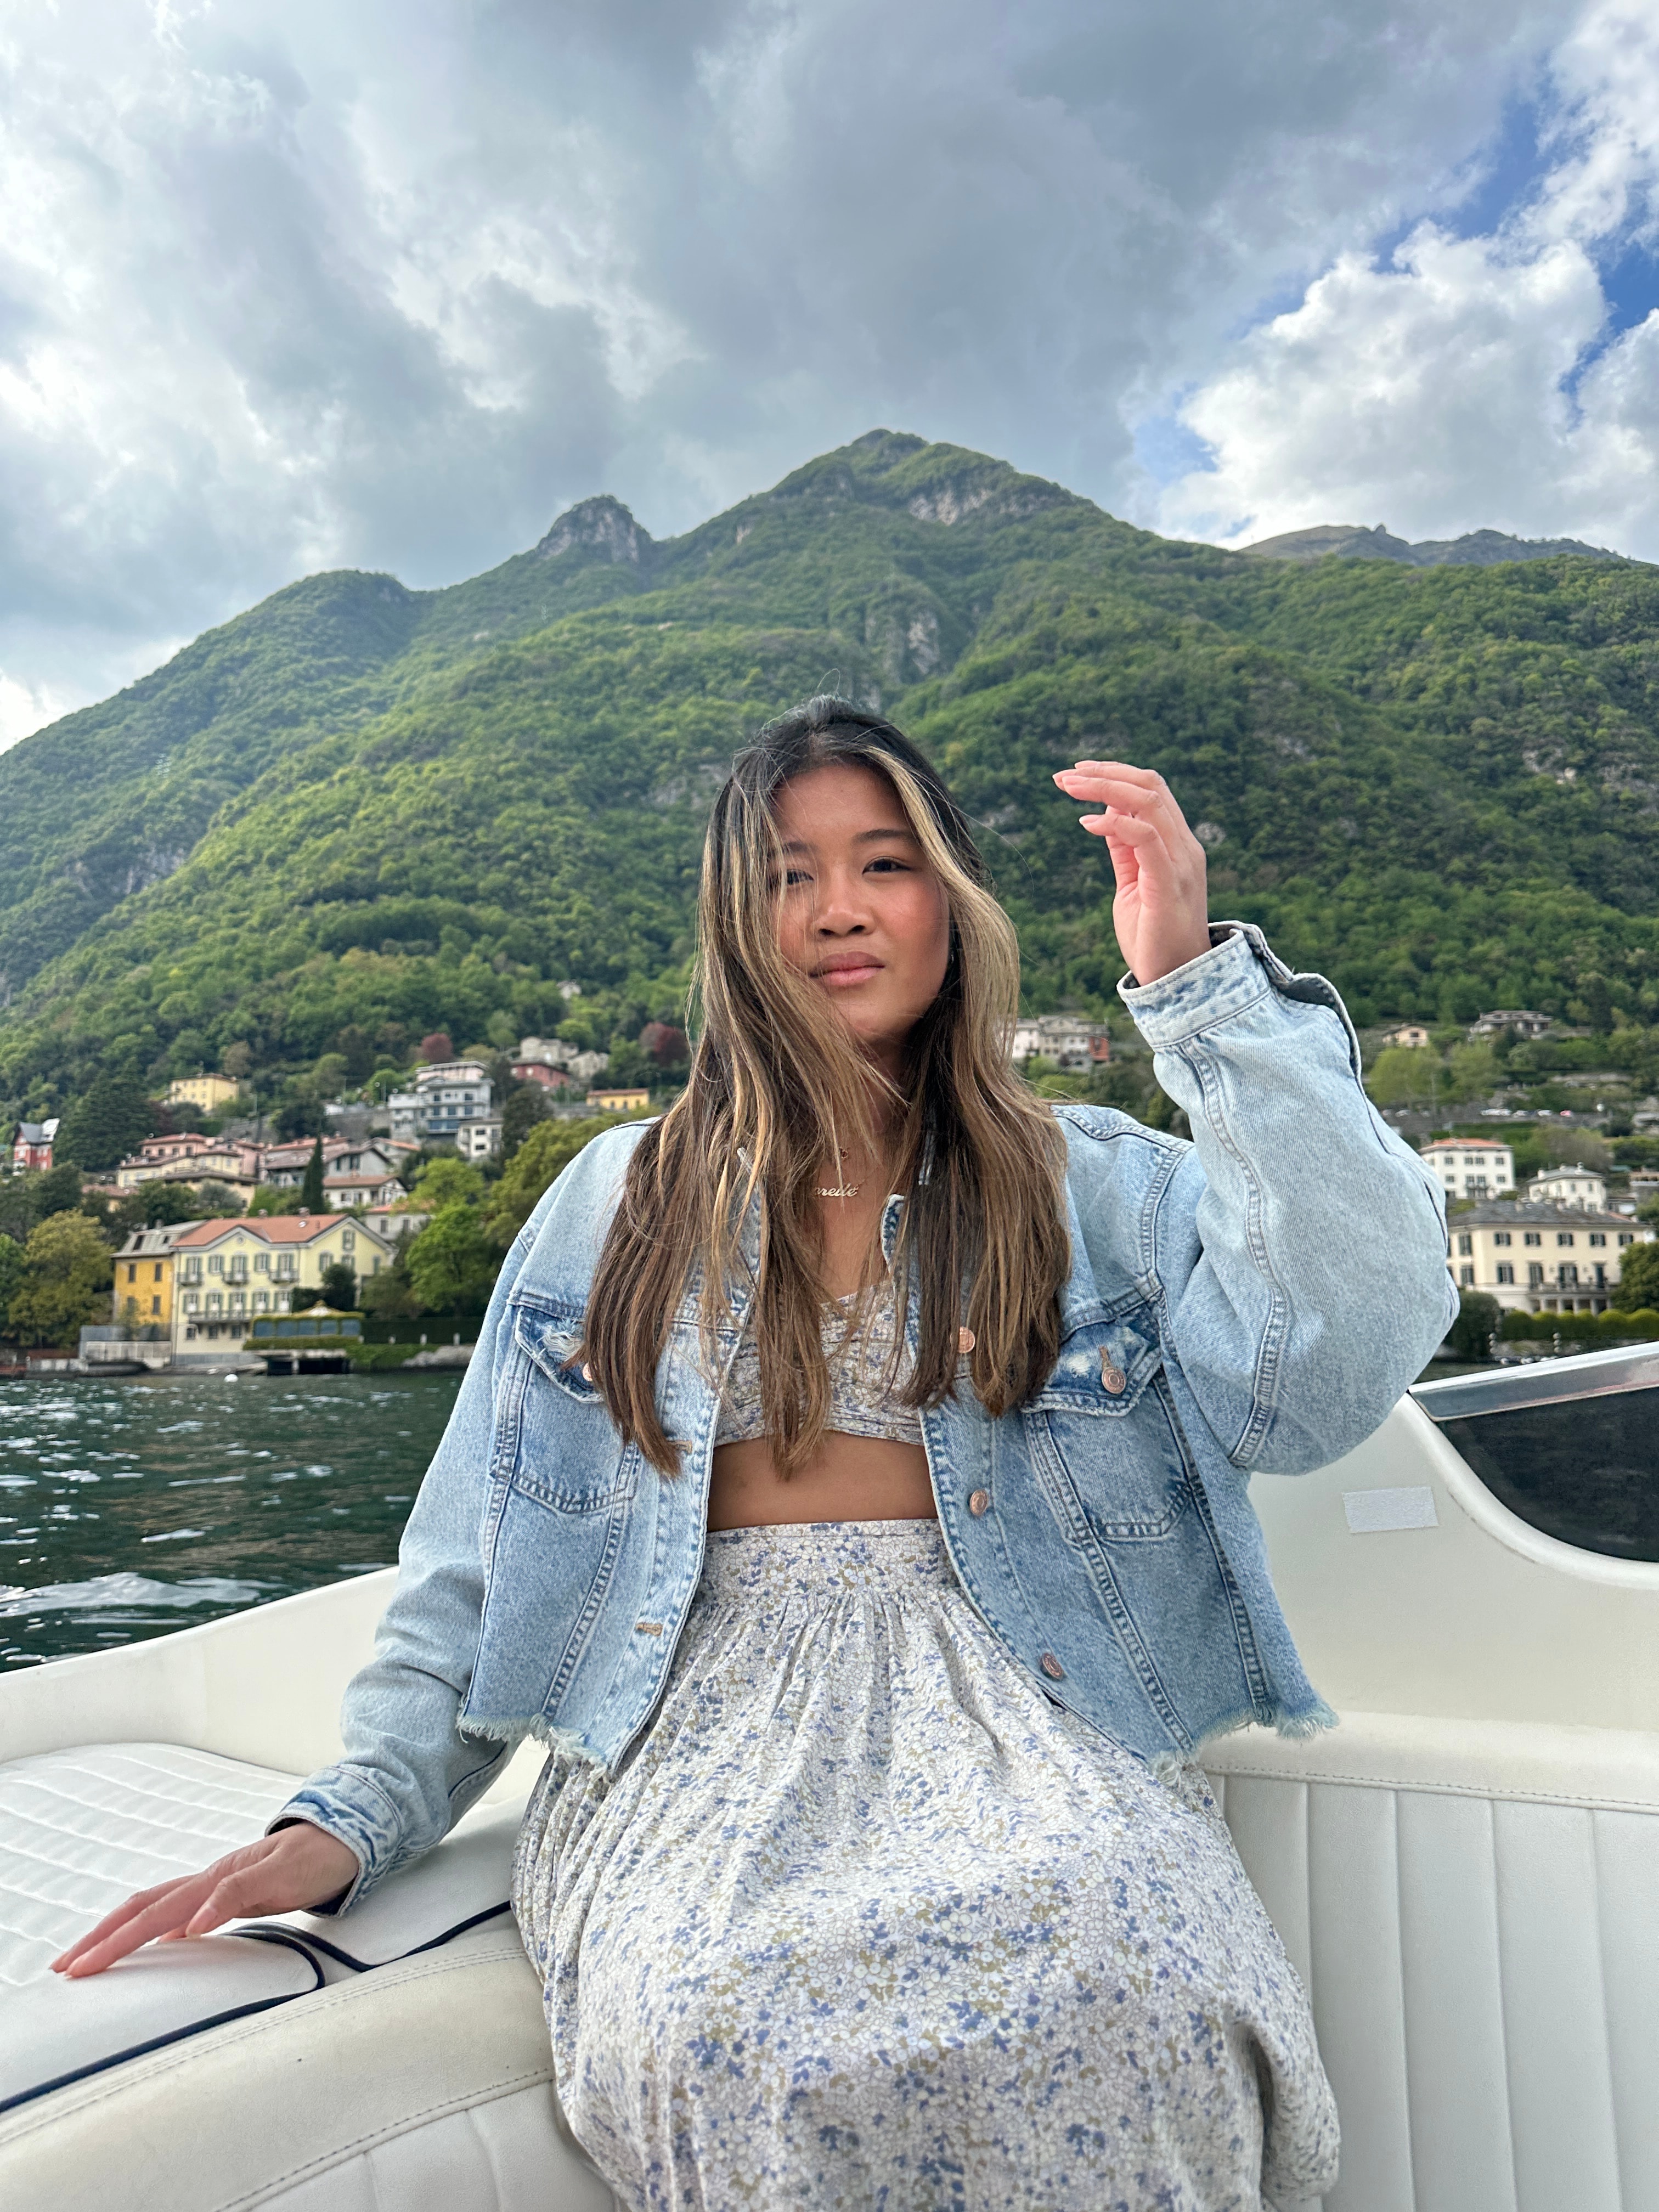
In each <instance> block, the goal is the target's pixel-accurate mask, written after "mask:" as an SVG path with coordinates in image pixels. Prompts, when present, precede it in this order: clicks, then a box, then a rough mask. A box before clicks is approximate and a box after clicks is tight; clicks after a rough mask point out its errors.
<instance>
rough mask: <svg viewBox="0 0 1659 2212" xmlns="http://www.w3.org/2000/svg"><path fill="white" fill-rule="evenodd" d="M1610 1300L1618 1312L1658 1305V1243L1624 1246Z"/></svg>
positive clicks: (1634, 1311) (1629, 1311)
mask: <svg viewBox="0 0 1659 2212" xmlns="http://www.w3.org/2000/svg"><path fill="white" fill-rule="evenodd" d="M1611 1300H1612V1303H1613V1304H1614V1305H1615V1306H1617V1307H1618V1308H1619V1310H1620V1312H1621V1313H1636V1312H1638V1311H1639V1310H1641V1309H1642V1308H1643V1307H1644V1306H1659V1243H1653V1244H1627V1245H1626V1248H1625V1250H1624V1252H1623V1255H1621V1257H1620V1261H1619V1280H1618V1282H1617V1283H1616V1284H1615V1285H1614V1286H1613V1291H1612V1292H1611Z"/></svg>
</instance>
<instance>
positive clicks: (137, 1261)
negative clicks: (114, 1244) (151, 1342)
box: [110, 1221, 196, 1334]
mask: <svg viewBox="0 0 1659 2212" xmlns="http://www.w3.org/2000/svg"><path fill="white" fill-rule="evenodd" d="M195 1226H196V1224H195V1223H194V1222H193V1221H172V1222H168V1223H167V1225H165V1226H164V1227H162V1228H160V1229H139V1230H136V1231H134V1232H133V1234H132V1235H131V1237H128V1239H127V1241H126V1243H125V1244H124V1245H123V1246H122V1247H121V1249H120V1250H119V1251H118V1253H117V1254H116V1255H115V1281H114V1284H113V1285H112V1302H111V1309H110V1311H111V1318H112V1320H113V1321H114V1322H117V1323H118V1326H119V1327H121V1328H164V1329H166V1330H167V1332H168V1333H169V1334H171V1332H172V1328H173V1246H174V1245H175V1244H176V1243H178V1241H179V1238H180V1237H182V1236H183V1235H184V1234H185V1231H186V1230H190V1229H193V1228H194V1227H195Z"/></svg>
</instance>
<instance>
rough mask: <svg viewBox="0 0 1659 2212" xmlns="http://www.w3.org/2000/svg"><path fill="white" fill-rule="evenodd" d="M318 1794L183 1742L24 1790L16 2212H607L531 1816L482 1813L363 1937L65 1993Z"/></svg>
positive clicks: (13, 2178)
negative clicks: (544, 1962)
mask: <svg viewBox="0 0 1659 2212" xmlns="http://www.w3.org/2000/svg"><path fill="white" fill-rule="evenodd" d="M294 1783H295V1778H294V1777H293V1776H292V1775H291V1774H288V1773H285V1772H283V1771H279V1770H277V1769H275V1768H270V1767H260V1766H256V1765H251V1764H249V1763H248V1762H246V1761H243V1760H238V1759H228V1758H222V1757H219V1756H216V1755H215V1754H212V1753H203V1752H199V1751H195V1750H191V1749H188V1748H186V1747H182V1746H180V1745H177V1744H167V1743H123V1744H92V1745H82V1746H79V1747H76V1748H74V1749H72V1750H65V1751H56V1752H46V1753H40V1754H38V1755H36V1756H34V1757H32V1758H27V1759H15V1760H13V1761H11V1762H10V1763H9V1764H8V1765H0V1987H3V1988H4V1990H5V1996H4V2002H3V2003H0V2202H3V2203H5V2204H6V2206H7V2208H8V2212H35V2208H37V2207H38V2208H39V2212H61V2208H62V2207H63V2206H64V2204H66V2203H67V2204H81V2203H94V2202H95V2203H99V2204H100V2205H101V2206H102V2207H104V2208H105V2212H139V2208H153V2212H175V2208H179V2212H183V2208H186V2207H189V2206H193V2205H197V2204H199V2205H201V2206H203V2207H208V2206H211V2207H214V2208H221V2207H222V2208H224V2212H229V2208H230V2207H232V2206H243V2205H252V2204H253V2203H265V2202H268V2201H271V2200H273V2199H274V2198H276V2197H281V2198H282V2199H283V2202H284V2203H288V2202H290V2201H291V2202H292V2203H294V2204H295V2205H296V2206H303V2207H305V2208H307V2212H357V2208H359V2207H362V2212H386V2208H387V2207H397V2208H404V2207H407V2208H410V2212H413V2208H415V2207H416V2206H419V2207H422V2208H424V2207H426V2206H428V2205H432V2206H435V2207H438V2206H441V2207H442V2212H497V2208H500V2212H507V2208H512V2212H518V2208H520V2207H528V2206H530V2205H532V2204H533V2205H535V2206H536V2207H537V2208H538V2212H567V2208H568V2212H607V2208H610V2207H611V2195H610V2192H609V2191H608V2190H606V2189H605V2188H604V2187H603V2185H601V2184H600V2183H599V2180H598V2179H597V2178H596V2177H595V2175H594V2174H593V2172H592V2168H591V2166H589V2165H588V2164H587V2161H586V2159H585V2158H583V2156H582V2155H581V2154H580V2151H579V2150H578V2149H577V2148H576V2147H575V2145H574V2143H573V2142H571V2141H570V2140H569V2138H568V2135H567V2134H566V2133H565V2131H564V2128H563V2122H562V2116H561V2115H560V2113H559V2111H558V2106H557V2100H556V2095H555V2093H554V2089H553V2085H552V2058H551V2049H550V2043H549V2039H548V2035H547V2029H546V2026H545V2022H544V2018H543V2015H542V2006H541V1992H540V1989H539V1986H538V1983H537V1979H536V1977H535V1975H534V1974H533V1972H532V1971H531V1968H530V1966H529V1965H528V1963H527V1962H526V1959H525V1957H524V1954H523V1951H522V1949H521V1948H520V1943H519V1940H518V1935H517V1930H516V1929H514V1927H513V1923H512V1920H511V1917H509V1916H508V1915H507V1913H506V1911H505V1909H504V1908H505V1905H506V1899H507V1881H508V1871H509V1865H510V1860H511V1854H512V1846H513V1837H514V1835H515V1834H516V1832H517V1829H518V1825H519V1819H520V1808H519V1807H518V1806H517V1805H516V1804H515V1803H511V1802H508V1803H503V1804H495V1805H490V1804H483V1805H480V1806H478V1807H477V1808H474V1810H473V1812H472V1813H471V1814H469V1815H468V1816H467V1818H466V1819H465V1820H463V1821H462V1822H461V1823H459V1826H457V1828H456V1830H455V1832H454V1833H453V1835H452V1836H450V1837H449V1838H447V1839H446V1841H445V1842H444V1843H443V1844H441V1845H440V1847H439V1848H438V1850H435V1851H434V1852H432V1853H430V1854H429V1855H428V1857H426V1858H424V1859H422V1861H421V1862H419V1863H418V1864H417V1865H416V1866H414V1867H412V1868H410V1869H409V1870H408V1871H407V1872H406V1873H404V1874H402V1875H396V1876H394V1877H392V1880H390V1881H387V1882H386V1883H385V1884H384V1885H382V1887H380V1889H379V1890H377V1891H376V1892H375V1893H374V1895H373V1896H372V1897H370V1898H369V1899H368V1901H367V1902H366V1903H365V1904H363V1905H360V1906H358V1907H357V1908H356V1910H355V1911H352V1912H351V1913H350V1914H349V1916H347V1917H344V1918H343V1919H337V1918H332V1917H319V1916H314V1915H313V1914H310V1913H289V1914H287V1915H284V1916H283V1917H281V1918H280V1919H271V1920H265V1921H258V1922H244V1923H235V1928H236V1932H235V1933H232V1934H228V1935H225V1936H215V1937H209V1938H206V1939H204V1940H202V1941H200V1942H192V1943H190V1944H168V1945H159V1946H154V1947H150V1948H147V1949H145V1950H144V1951H142V1952H139V1953H137V1954H135V1955H134V1956H133V1957H131V1958H130V1959H126V1960H122V1961H121V1962H120V1964H119V1965H118V1966H116V1967H114V1968H112V1970H111V1971H110V1972H108V1973H107V1974H104V1975H100V1976H98V1977H97V1978H95V1979H94V1980H91V1981H82V1982H76V1983H65V1982H64V1981H62V1980H60V1979H58V1978H57V1977H56V1976H54V1975H52V1973H51V1972H50V1971H49V1966H50V1961H51V1960H52V1958H53V1957H55V1956H56V1955H57V1954H58V1951H59V1950H61V1949H62V1948H63V1947H64V1944H65V1943H66V1942H69V1941H70V1939H71V1938H72V1937H73V1936H76V1935H77V1934H79V1933H80V1932H81V1931H82V1929H85V1928H86V1927H87V1926H88V1924H89V1923H91V1922H93V1921H94V1920H96V1919H97V1918H99V1917H101V1916H102V1914H103V1913H105V1912H106V1911H108V1910H109V1909H110V1907H111V1906H112V1905H115V1904H117V1903H118V1902H119V1901H120V1899H122V1898H123V1897H125V1896H127V1895H128V1894H130V1893H131V1891H132V1890H133V1889H134V1888H137V1887H148V1886H149V1885H151V1884H153V1883H155V1882H157V1881H161V1880H164V1879H165V1878H166V1877H167V1875H173V1874H184V1873H188V1872H191V1871H194V1870H195V1869H197V1868H198V1867H200V1866H201V1865H202V1864H203V1863H204V1862H205V1861H207V1860H209V1859H210V1858H212V1857H215V1856H216V1855H217V1854H219V1853H221V1852H222V1851H224V1850H228V1849H231V1848H234V1846H235V1845H236V1844H239V1843H243V1842H246V1841H248V1840H249V1839H250V1838H252V1837H255V1836H257V1835H258V1834H259V1833H261V1832H262V1831H263V1829H264V1826H265V1824H266V1822H267V1821H268V1820H269V1819H270V1814H272V1812H274V1811H275V1810H276V1808H278V1807H279V1806H281V1805H282V1804H283V1802H285V1801H286V1799H287V1798H288V1797H289V1795H290V1794H291V1793H292V1790H293V1788H294ZM186 2145H187V2146H188V2151H187V2154H184V2155H181V2154H180V2147H181V2146H186Z"/></svg>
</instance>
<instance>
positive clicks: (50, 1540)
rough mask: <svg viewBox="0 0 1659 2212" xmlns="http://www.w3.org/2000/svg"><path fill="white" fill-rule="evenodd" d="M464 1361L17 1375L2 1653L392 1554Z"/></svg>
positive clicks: (0, 1603) (181, 1614)
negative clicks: (427, 1366) (121, 1375)
mask: <svg viewBox="0 0 1659 2212" xmlns="http://www.w3.org/2000/svg"><path fill="white" fill-rule="evenodd" d="M459 1384H460V1376H459V1374H457V1373H454V1372H450V1373H443V1372H438V1373H434V1374H425V1375H396V1374H393V1375H380V1376H368V1375H312V1376H299V1377H296V1378H295V1379H293V1380H291V1381H288V1380H280V1379H276V1378H274V1377H272V1378H267V1377H264V1376H239V1377H237V1378H236V1380H234V1382H233V1381H229V1380H228V1379H227V1378H225V1377H224V1376H171V1375H168V1376H155V1377H154V1378H149V1379H145V1380H142V1381H139V1380H121V1381H116V1380H111V1381H108V1382H98V1381H95V1380H94V1379H92V1378H91V1377H84V1378H83V1377H81V1376H75V1377H72V1378H68V1377H66V1378H65V1379H64V1380H63V1381H62V1382H0V1663H3V1664H4V1665H6V1666H10V1667H15V1666H27V1665H32V1664H34V1663H36V1662H39V1661H40V1660H43V1659H56V1658H61V1657H63V1656H64V1655H65V1654H67V1653H70V1652H75V1651H94V1650H99V1649H100V1648H101V1647H102V1646H104V1645H106V1644H126V1643H131V1641H132V1640H133V1639H134V1638H137V1637H143V1636H157V1635H161V1634H164V1633H165V1632H167V1631H168V1630H170V1629H175V1628H183V1627H186V1626H190V1625H191V1624H192V1623H194V1622H197V1621H202V1620H212V1619H213V1618H214V1616H215V1615H216V1614H218V1613H234V1612H237V1611H239V1610H240V1608H241V1607H243V1606H247V1605H256V1604H258V1603H261V1602H262V1601H264V1600H266V1599H270V1598H276V1597H286V1596H288V1595H290V1594H291V1593H292V1592H294V1591H295V1590H302V1589H314V1588H315V1587H316V1586H317V1584H319V1583H330V1582H337V1581H338V1580H339V1579H340V1577H342V1576H345V1575H358V1574H365V1573H367V1572H368V1571H369V1570H370V1569H371V1568H374V1567H382V1566H390V1565H392V1563H393V1562H394V1561H395V1559H396V1558H397V1555H398V1536H399V1534H400V1533H401V1532H402V1529H403V1525H404V1520H405V1518H406V1517H407V1516H408V1512H409V1509H410V1505H411V1504H413V1502H414V1497H415V1492H416V1488H417V1486H419V1483H420V1480H421V1476H422V1474H423V1473H424V1472H425V1470H426V1467H427V1463H428V1461H429V1460H430V1459H431V1457H432V1455H433V1452H434V1451H435V1449H436V1448H437V1443H438V1439H439V1437H441V1435H442V1434H443V1429H444V1424H445V1422H446V1421H447V1419H448V1418H449V1412H450V1408H451V1407H453V1404H454V1402H455V1394H456V1391H457V1389H459Z"/></svg>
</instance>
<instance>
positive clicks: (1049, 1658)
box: [1037, 1651, 1066, 1682]
mask: <svg viewBox="0 0 1659 2212" xmlns="http://www.w3.org/2000/svg"><path fill="white" fill-rule="evenodd" d="M1037 1664H1038V1665H1039V1666H1040V1667H1041V1668H1042V1671H1043V1673H1044V1674H1046V1675H1048V1679H1049V1680H1050V1681H1054V1682H1063V1681H1064V1680H1065V1679H1066V1669H1065V1668H1063V1667H1062V1666H1061V1665H1060V1662H1059V1660H1058V1659H1056V1658H1055V1656H1054V1653H1053V1652H1052V1651H1045V1652H1044V1653H1043V1655H1042V1658H1041V1659H1040V1660H1038V1662H1037Z"/></svg>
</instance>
